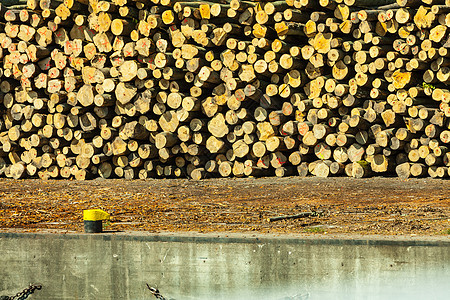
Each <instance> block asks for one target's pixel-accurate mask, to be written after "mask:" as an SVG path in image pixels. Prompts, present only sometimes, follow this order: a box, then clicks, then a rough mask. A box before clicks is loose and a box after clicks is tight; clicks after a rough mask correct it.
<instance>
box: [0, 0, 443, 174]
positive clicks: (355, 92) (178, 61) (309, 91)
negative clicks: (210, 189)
mask: <svg viewBox="0 0 450 300" xmlns="http://www.w3.org/2000/svg"><path fill="white" fill-rule="evenodd" d="M18 2H19V4H18V5H15V6H5V5H4V4H0V59H1V68H0V75H1V77H0V80H1V81H0V92H1V98H2V99H3V104H2V105H1V108H0V111H1V114H2V118H1V119H0V143H1V150H0V173H1V175H3V176H6V177H11V178H15V179H19V178H25V177H40V178H75V179H79V180H83V179H91V178H95V177H103V178H114V177H116V178H117V177H119V178H126V179H135V178H140V179H146V178H155V177H190V178H193V179H197V180H198V179H202V178H208V177H220V176H222V177H229V176H235V177H243V176H279V177H282V176H291V175H299V176H307V175H310V174H311V175H315V176H320V177H328V176H340V175H346V176H352V177H357V178H360V177H367V176H373V175H377V174H380V175H391V174H395V175H397V176H399V177H402V178H407V177H410V176H413V177H420V176H431V177H440V178H441V177H448V176H450V173H449V172H450V171H449V167H450V152H449V148H448V147H449V146H448V144H449V142H450V121H449V117H450V105H449V102H450V90H449V89H448V88H447V86H448V84H449V83H450V79H449V76H450V50H449V48H450V34H449V32H448V27H450V10H449V8H448V7H449V5H450V1H448V0H447V1H442V0H426V1H425V0H423V2H421V1H416V0H397V2H396V3H393V2H394V1H393V0H392V1H391V0H379V1H365V0H344V1H341V0H340V1H337V0H336V1H335V0H320V1H316V0H309V1H308V0H306V1H304V0H302V1H297V0H295V1H293V0H285V1H261V2H260V1H254V2H250V1H240V0H223V1H217V2H201V1H174V0H172V1H171V0H133V1H130V0H128V1H127V0H113V1H98V0H64V1H55V0H53V1H52V0H27V1H25V0H23V1H18Z"/></svg>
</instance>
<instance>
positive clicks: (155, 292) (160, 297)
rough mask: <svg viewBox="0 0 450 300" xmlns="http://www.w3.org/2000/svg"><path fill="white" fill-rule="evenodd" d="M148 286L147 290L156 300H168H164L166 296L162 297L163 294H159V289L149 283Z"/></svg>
mask: <svg viewBox="0 0 450 300" xmlns="http://www.w3.org/2000/svg"><path fill="white" fill-rule="evenodd" d="M146 285H147V288H148V289H149V290H150V292H151V293H152V294H153V296H155V297H156V299H158V300H166V298H164V296H163V295H161V293H160V292H159V290H158V289H157V288H154V287H151V286H149V285H148V283H146Z"/></svg>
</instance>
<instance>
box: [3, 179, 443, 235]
mask: <svg viewBox="0 0 450 300" xmlns="http://www.w3.org/2000/svg"><path fill="white" fill-rule="evenodd" d="M91 208H100V209H103V210H105V211H107V212H108V213H110V214H111V221H110V222H108V223H105V224H104V230H106V231H109V232H120V231H146V232H152V233H154V232H159V233H163V232H197V233H198V232H200V233H206V232H208V233H211V232H222V233H223V232H229V233H232V232H233V233H258V234H266V233H268V234H278V233H282V234H311V235H312V234H350V235H352V234H354V235H413V236H415V235H417V236H441V237H444V238H448V237H450V181H446V180H436V179H408V180H402V179H398V178H371V179H359V180H358V179H353V178H316V177H311V178H298V177H288V178H259V179H256V178H246V179H208V180H204V181H190V180H187V179H170V180H168V179H158V180H145V181H143V180H136V181H126V180H100V179H99V180H92V181H82V182H80V181H67V180H66V181H64V180H49V181H43V180H8V179H0V231H20V232H24V231H25V232H27V231H42V230H49V229H57V231H58V232H68V233H70V232H83V219H82V210H83V209H91ZM302 213H306V214H303V215H302ZM292 215H297V218H292V219H281V220H277V221H270V220H269V219H270V218H274V217H286V216H292ZM305 215H306V216H305Z"/></svg>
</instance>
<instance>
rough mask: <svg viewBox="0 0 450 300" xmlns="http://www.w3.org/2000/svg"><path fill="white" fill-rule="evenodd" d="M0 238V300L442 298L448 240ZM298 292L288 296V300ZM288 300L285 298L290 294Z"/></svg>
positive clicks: (449, 271) (446, 289) (448, 274)
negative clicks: (15, 298)
mask: <svg viewBox="0 0 450 300" xmlns="http://www.w3.org/2000/svg"><path fill="white" fill-rule="evenodd" d="M227 235H228V237H226V236H225V235H224V234H218V235H217V234H209V235H195V234H189V235H179V234H153V235H149V234H147V235H145V234H98V235H95V234H65V235H62V234H34V233H33V234H21V233H0V253H1V256H0V263H1V265H2V266H3V268H0V295H3V294H5V295H12V294H15V293H16V292H17V291H19V290H21V289H22V288H23V287H25V286H27V285H28V284H29V283H30V282H33V283H41V284H42V285H43V289H42V290H41V291H38V292H36V293H35V294H34V295H33V296H32V298H30V299H49V300H51V299H55V300H56V299H58V300H59V299H154V298H153V296H152V295H151V294H150V292H149V291H148V290H147V289H146V286H145V284H146V283H149V284H150V285H151V286H154V287H158V288H159V289H160V291H161V293H162V294H163V295H165V296H166V297H168V298H169V297H172V298H175V299H447V297H448V295H450V284H449V278H450V241H449V240H448V239H446V238H442V239H414V238H405V237H403V238H398V239H397V238H395V237H394V238H378V239H368V238H365V237H357V238H353V239H352V238H347V239H338V238H327V237H325V238H315V237H295V236H279V237H277V236H248V235H244V236H243V235H236V234H234V235H233V234H227ZM294 296H297V298H294ZM289 297H291V298H289Z"/></svg>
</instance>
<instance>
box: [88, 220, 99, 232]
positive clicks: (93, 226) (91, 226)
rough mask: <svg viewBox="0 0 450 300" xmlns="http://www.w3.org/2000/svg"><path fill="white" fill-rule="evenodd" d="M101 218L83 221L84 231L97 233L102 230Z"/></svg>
mask: <svg viewBox="0 0 450 300" xmlns="http://www.w3.org/2000/svg"><path fill="white" fill-rule="evenodd" d="M102 231H103V230H102V220H99V221H86V220H85V221H84V232H86V233H99V232H102Z"/></svg>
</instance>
